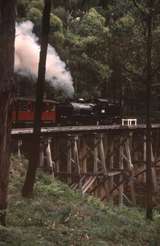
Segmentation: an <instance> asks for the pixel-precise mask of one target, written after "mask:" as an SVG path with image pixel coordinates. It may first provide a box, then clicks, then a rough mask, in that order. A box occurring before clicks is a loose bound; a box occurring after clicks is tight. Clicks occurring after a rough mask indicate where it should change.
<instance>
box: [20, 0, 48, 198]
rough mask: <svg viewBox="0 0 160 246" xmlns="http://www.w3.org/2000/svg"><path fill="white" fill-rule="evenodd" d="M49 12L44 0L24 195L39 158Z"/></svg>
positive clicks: (32, 177) (29, 191)
mask: <svg viewBox="0 0 160 246" xmlns="http://www.w3.org/2000/svg"><path fill="white" fill-rule="evenodd" d="M50 12H51V0H45V6H44V10H43V18H42V32H41V51H40V60H39V69H38V80H37V92H36V107H35V119H34V132H33V141H32V143H31V145H32V149H31V155H30V160H29V166H28V170H27V175H26V180H25V183H24V186H23V190H22V195H23V196H25V197H28V196H31V195H32V193H33V186H34V182H35V175H36V169H37V166H38V164H39V160H40V133H41V114H42V106H43V94H44V83H45V70H46V56H47V47H48V34H49V26H50Z"/></svg>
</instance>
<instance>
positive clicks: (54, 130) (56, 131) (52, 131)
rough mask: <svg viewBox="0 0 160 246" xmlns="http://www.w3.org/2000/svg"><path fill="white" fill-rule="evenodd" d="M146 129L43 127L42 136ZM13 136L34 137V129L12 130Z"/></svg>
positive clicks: (102, 126) (138, 127) (121, 127)
mask: <svg viewBox="0 0 160 246" xmlns="http://www.w3.org/2000/svg"><path fill="white" fill-rule="evenodd" d="M145 129H146V125H145V124H139V125H136V126H135V125H133V126H122V125H101V126H56V127H47V128H46V127H43V128H42V129H41V134H42V135H50V136H52V135H61V134H74V133H101V132H103V133H104V132H110V133H112V132H114V133H115V132H117V133H119V132H127V131H129V132H130V131H142V130H145ZM152 129H160V124H152ZM11 134H12V135H32V134H33V128H17V129H12V132H11Z"/></svg>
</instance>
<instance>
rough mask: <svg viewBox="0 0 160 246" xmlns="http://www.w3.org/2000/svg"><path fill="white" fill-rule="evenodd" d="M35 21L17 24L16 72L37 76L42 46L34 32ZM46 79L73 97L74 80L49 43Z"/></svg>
mask: <svg viewBox="0 0 160 246" xmlns="http://www.w3.org/2000/svg"><path fill="white" fill-rule="evenodd" d="M32 31H33V23H32V22H31V21H25V22H22V23H20V24H17V25H16V41H15V72H16V73H19V74H23V75H26V76H28V75H29V74H30V75H32V76H33V77H35V78H37V75H38V63H39V52H40V46H39V44H38V43H37V41H38V38H37V37H36V35H35V34H34V33H33V32H32ZM46 80H47V81H49V82H50V84H51V85H52V86H53V87H54V88H56V89H61V90H63V91H64V93H65V94H66V95H67V96H69V97H71V96H73V93H74V88H73V80H72V77H71V74H70V72H69V71H67V70H66V65H65V63H64V62H63V61H61V59H60V58H59V56H58V54H57V53H56V51H55V49H54V48H53V47H52V46H50V45H48V52H47V61H46Z"/></svg>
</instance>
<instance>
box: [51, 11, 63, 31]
mask: <svg viewBox="0 0 160 246" xmlns="http://www.w3.org/2000/svg"><path fill="white" fill-rule="evenodd" d="M50 25H51V32H62V31H63V23H62V21H61V19H60V18H59V17H58V16H56V15H53V14H52V15H51V17H50Z"/></svg>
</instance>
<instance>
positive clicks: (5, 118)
mask: <svg viewBox="0 0 160 246" xmlns="http://www.w3.org/2000/svg"><path fill="white" fill-rule="evenodd" d="M15 5H16V1H15V0H1V1H0V224H2V225H5V224H6V208H7V193H8V179H9V154H10V151H9V144H10V132H11V111H12V102H13V91H14V90H13V89H14V79H13V75H14V39H15Z"/></svg>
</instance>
